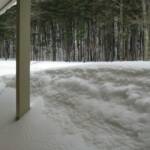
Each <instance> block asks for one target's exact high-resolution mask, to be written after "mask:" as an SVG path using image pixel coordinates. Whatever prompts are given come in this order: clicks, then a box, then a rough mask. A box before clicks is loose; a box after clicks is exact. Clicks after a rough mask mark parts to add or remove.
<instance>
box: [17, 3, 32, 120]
mask: <svg viewBox="0 0 150 150" xmlns="http://www.w3.org/2000/svg"><path fill="white" fill-rule="evenodd" d="M30 3H31V0H17V53H16V62H17V64H16V65H17V71H16V97H17V98H16V118H17V119H20V118H21V117H22V116H23V115H24V114H25V113H26V112H27V111H28V110H29V109H30V7H31V4H30Z"/></svg>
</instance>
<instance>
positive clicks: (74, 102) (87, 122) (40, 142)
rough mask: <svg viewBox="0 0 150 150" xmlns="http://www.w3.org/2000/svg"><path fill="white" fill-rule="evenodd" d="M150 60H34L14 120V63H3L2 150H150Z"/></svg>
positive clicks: (0, 87)
mask: <svg viewBox="0 0 150 150" xmlns="http://www.w3.org/2000/svg"><path fill="white" fill-rule="evenodd" d="M149 91H150V62H142V61H139V62H94V63H92V62H91V63H66V62H31V110H30V111H29V112H28V113H27V114H26V115H25V116H24V117H23V118H22V119H21V120H19V121H17V122H16V121H15V120H14V118H15V61H0V150H150V92H149Z"/></svg>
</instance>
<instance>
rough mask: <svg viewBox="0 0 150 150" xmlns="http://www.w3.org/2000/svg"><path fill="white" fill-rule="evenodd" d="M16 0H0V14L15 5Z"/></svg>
mask: <svg viewBox="0 0 150 150" xmlns="http://www.w3.org/2000/svg"><path fill="white" fill-rule="evenodd" d="M16 3H17V2H16V0H0V15H2V14H3V13H5V12H6V11H7V10H8V9H10V8H11V7H12V6H14V5H16Z"/></svg>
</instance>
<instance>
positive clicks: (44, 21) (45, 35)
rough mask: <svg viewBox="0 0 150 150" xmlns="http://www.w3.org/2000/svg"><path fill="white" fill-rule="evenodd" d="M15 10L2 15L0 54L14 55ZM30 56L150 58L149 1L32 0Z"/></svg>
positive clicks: (36, 58) (90, 58)
mask: <svg viewBox="0 0 150 150" xmlns="http://www.w3.org/2000/svg"><path fill="white" fill-rule="evenodd" d="M15 22H16V9H15V7H13V8H12V9H10V10H9V11H8V12H7V13H6V14H4V15H2V16H0V58H5V59H8V58H15V52H16V47H15V42H16V34H15V31H16V25H15ZM31 26H32V33H31V39H32V41H31V43H32V47H31V59H32V60H53V61H56V60H57V61H115V60H143V59H145V60H148V59H150V1H148V0H32V23H31Z"/></svg>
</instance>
